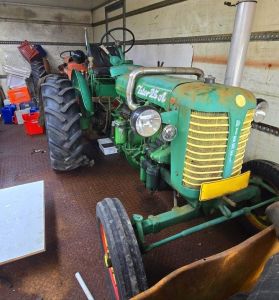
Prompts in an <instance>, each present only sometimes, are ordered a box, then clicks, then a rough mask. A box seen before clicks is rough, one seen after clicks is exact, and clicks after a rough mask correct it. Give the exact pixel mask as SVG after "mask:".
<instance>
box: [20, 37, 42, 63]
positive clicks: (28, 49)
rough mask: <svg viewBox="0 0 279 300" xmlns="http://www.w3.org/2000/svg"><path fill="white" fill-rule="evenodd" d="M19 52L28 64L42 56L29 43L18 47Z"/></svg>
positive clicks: (23, 43) (26, 42) (25, 42)
mask: <svg viewBox="0 0 279 300" xmlns="http://www.w3.org/2000/svg"><path fill="white" fill-rule="evenodd" d="M18 50H19V51H20V53H21V54H22V56H23V57H24V58H25V59H26V60H27V61H28V62H31V61H32V59H34V58H35V57H37V56H39V55H40V54H39V51H37V49H35V48H33V47H32V46H31V45H30V43H29V42H28V41H24V42H22V43H21V45H20V46H18Z"/></svg>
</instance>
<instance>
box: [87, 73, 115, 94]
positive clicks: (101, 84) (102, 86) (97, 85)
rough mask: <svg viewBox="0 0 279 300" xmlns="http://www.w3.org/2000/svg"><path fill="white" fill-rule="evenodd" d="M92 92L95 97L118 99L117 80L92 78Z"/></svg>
mask: <svg viewBox="0 0 279 300" xmlns="http://www.w3.org/2000/svg"><path fill="white" fill-rule="evenodd" d="M91 90H92V95H93V96H94V97H116V96H117V94H116V91H115V80H114V79H113V78H109V77H108V78H105V77H104V78H95V77H94V76H92V77H91Z"/></svg>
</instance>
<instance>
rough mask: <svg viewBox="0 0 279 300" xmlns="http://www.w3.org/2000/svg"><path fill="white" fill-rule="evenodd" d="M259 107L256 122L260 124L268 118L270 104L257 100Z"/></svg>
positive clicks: (255, 117) (256, 111)
mask: <svg viewBox="0 0 279 300" xmlns="http://www.w3.org/2000/svg"><path fill="white" fill-rule="evenodd" d="M257 100H258V105H257V107H256V110H255V115H254V122H256V123H260V122H262V121H263V120H264V118H265V117H266V114H267V111H268V103H267V102H266V101H265V100H263V99H257Z"/></svg>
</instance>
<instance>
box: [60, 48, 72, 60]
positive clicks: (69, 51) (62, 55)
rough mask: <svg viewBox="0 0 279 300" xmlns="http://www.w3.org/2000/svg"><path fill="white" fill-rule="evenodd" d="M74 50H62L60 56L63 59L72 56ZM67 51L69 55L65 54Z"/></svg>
mask: <svg viewBox="0 0 279 300" xmlns="http://www.w3.org/2000/svg"><path fill="white" fill-rule="evenodd" d="M72 52H73V50H65V51H62V52H60V57H61V58H62V59H64V58H66V57H67V56H70V57H71V56H72ZM65 53H69V55H64V54H65Z"/></svg>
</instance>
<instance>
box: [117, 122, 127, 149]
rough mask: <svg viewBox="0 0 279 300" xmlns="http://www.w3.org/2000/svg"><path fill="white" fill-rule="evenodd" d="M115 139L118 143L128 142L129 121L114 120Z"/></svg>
mask: <svg viewBox="0 0 279 300" xmlns="http://www.w3.org/2000/svg"><path fill="white" fill-rule="evenodd" d="M114 124H115V131H114V141H115V144H116V145H123V144H125V143H126V142H127V135H128V128H127V121H126V120H123V119H117V120H115V122H114Z"/></svg>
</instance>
